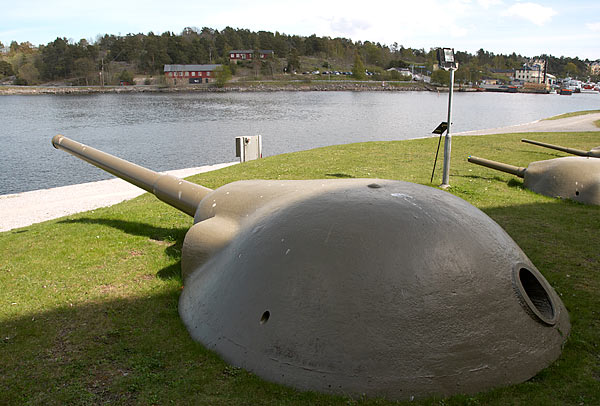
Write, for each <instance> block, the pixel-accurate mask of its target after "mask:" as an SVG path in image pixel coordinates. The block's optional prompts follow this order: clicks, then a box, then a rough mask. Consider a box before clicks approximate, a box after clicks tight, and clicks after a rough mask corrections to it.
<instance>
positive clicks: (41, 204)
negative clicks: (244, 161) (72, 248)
mask: <svg viewBox="0 0 600 406" xmlns="http://www.w3.org/2000/svg"><path fill="white" fill-rule="evenodd" d="M234 164H236V162H231V163H225V164H217V165H210V166H201V167H197V168H189V169H178V170H174V171H167V172H163V173H169V174H171V175H173V176H177V177H179V178H185V177H188V176H192V175H195V174H197V173H202V172H209V171H214V170H217V169H221V168H224V167H226V166H230V165H234ZM143 193H146V192H145V191H144V190H142V189H140V188H138V187H137V186H133V185H132V184H130V183H127V182H125V181H124V180H121V179H118V178H114V179H108V180H101V181H98V182H89V183H83V184H80V185H69V186H61V187H56V188H52V189H42V190H33V191H31V192H23V193H15V194H10V195H0V231H8V230H12V229H14V228H20V227H27V226H29V225H31V224H34V223H40V222H42V221H46V220H51V219H55V218H58V217H63V216H67V215H69V214H74V213H79V212H82V211H88V210H94V209H97V208H99V207H106V206H112V205H113V204H117V203H120V202H122V201H124V200H128V199H133V198H134V197H137V196H139V195H141V194H143Z"/></svg>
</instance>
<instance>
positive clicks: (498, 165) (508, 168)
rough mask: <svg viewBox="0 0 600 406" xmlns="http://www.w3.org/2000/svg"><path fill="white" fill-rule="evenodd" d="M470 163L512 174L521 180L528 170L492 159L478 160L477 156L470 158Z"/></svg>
mask: <svg viewBox="0 0 600 406" xmlns="http://www.w3.org/2000/svg"><path fill="white" fill-rule="evenodd" d="M468 161H469V162H471V163H474V164H477V165H481V166H485V167H488V168H491V169H496V170H497V171H502V172H506V173H510V174H512V175H515V176H518V177H519V178H523V177H525V170H526V169H525V168H523V167H519V166H514V165H509V164H505V163H502V162H496V161H492V160H490V159H484V158H478V157H476V156H470V157H469V159H468Z"/></svg>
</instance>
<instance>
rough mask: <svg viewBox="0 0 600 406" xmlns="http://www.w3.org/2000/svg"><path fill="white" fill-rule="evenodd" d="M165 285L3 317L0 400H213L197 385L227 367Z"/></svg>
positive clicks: (173, 291)
mask: <svg viewBox="0 0 600 406" xmlns="http://www.w3.org/2000/svg"><path fill="white" fill-rule="evenodd" d="M165 290H167V289H163V293H160V294H157V295H147V296H145V297H143V298H141V297H135V295H132V297H131V298H119V299H115V296H113V297H110V294H108V295H106V298H105V299H100V300H97V301H94V300H92V301H89V302H86V303H83V304H79V305H75V306H73V307H61V308H57V309H53V310H50V311H46V312H41V313H36V314H28V315H26V316H22V317H20V318H18V319H16V320H11V321H2V322H0V331H1V332H2V338H1V339H0V365H2V366H3V367H2V369H3V373H2V374H0V393H1V394H2V396H1V399H0V404H3V405H4V404H6V405H17V404H52V405H54V404H56V405H58V404H78V405H79V404H106V403H111V404H169V402H171V403H173V402H174V403H176V404H177V403H179V402H178V401H177V399H181V398H183V399H184V400H183V403H185V404H191V403H194V400H195V399H194V397H195V396H198V399H202V398H206V397H209V394H208V393H206V392H210V388H208V387H203V386H202V385H198V383H197V382H198V381H200V382H203V381H208V382H213V383H214V384H223V381H227V379H224V377H223V374H222V371H223V370H224V369H225V368H226V365H225V364H224V362H223V361H221V360H220V359H219V358H218V356H216V355H215V354H213V353H211V352H209V351H208V350H206V349H204V347H202V346H201V345H200V344H197V343H194V342H193V341H192V339H191V338H190V336H189V335H188V333H187V331H186V329H185V327H184V326H183V324H182V323H181V321H180V319H179V315H178V312H177V300H178V295H179V291H178V290H177V289H171V291H168V292H165ZM242 378H244V377H241V378H240V379H242ZM245 379H248V378H247V377H245ZM238 380H239V379H238ZM234 381H235V379H234V378H231V379H229V382H224V384H225V387H227V386H228V385H232V384H235V382H234ZM190 387H194V390H192V391H190ZM230 390H231V391H234V389H230ZM194 392H195V393H194ZM203 392H205V393H203Z"/></svg>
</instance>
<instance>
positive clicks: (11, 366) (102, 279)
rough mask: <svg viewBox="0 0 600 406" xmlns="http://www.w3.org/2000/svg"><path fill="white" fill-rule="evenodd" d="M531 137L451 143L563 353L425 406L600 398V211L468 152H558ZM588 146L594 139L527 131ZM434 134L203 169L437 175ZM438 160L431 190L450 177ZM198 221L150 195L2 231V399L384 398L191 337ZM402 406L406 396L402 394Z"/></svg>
mask: <svg viewBox="0 0 600 406" xmlns="http://www.w3.org/2000/svg"><path fill="white" fill-rule="evenodd" d="M522 136H523V134H508V135H493V136H473V137H464V136H461V137H454V138H453V145H452V151H453V160H452V169H451V177H450V182H451V184H452V188H451V189H450V192H451V193H454V194H456V195H457V196H460V197H462V198H464V199H466V200H467V201H469V202H470V203H472V204H474V205H475V206H477V207H479V208H481V209H482V210H484V211H485V212H486V213H487V214H488V215H489V216H491V217H492V218H493V219H494V220H495V221H497V222H498V223H499V224H500V225H501V226H502V227H503V228H504V229H505V230H506V231H507V232H508V233H509V234H510V235H511V236H512V237H513V239H514V240H515V241H516V242H517V243H518V244H519V245H520V246H521V248H522V249H523V250H524V251H525V253H526V254H527V255H528V256H529V258H530V259H531V260H532V261H533V263H534V264H536V266H537V267H538V269H539V270H540V271H541V272H542V273H543V274H544V275H545V276H546V278H547V279H548V281H549V282H550V284H551V285H552V286H553V287H554V288H555V289H556V290H557V292H558V293H559V294H560V295H561V297H562V299H563V301H564V303H565V305H566V307H567V309H568V310H569V314H570V318H571V323H572V332H571V335H570V337H569V339H568V341H567V342H566V344H565V346H564V350H563V353H562V355H561V356H560V358H559V359H558V360H557V361H556V362H555V363H553V364H552V365H551V366H550V367H548V368H547V369H545V370H543V371H541V372H540V373H539V374H538V375H537V376H536V377H534V378H533V379H531V380H529V381H528V382H524V383H522V384H518V385H513V386H509V387H504V388H499V389H495V390H492V391H488V392H484V393H480V394H476V395H470V396H463V395H460V396H454V397H451V398H447V399H441V398H430V399H424V400H418V401H414V402H406V404H407V405H408V404H411V405H413V404H417V405H507V404H509V405H594V404H595V405H597V404H600V347H599V345H600V315H599V314H600V274H599V273H598V269H600V250H599V247H600V231H599V230H600V207H597V206H585V205H581V204H577V203H574V202H570V201H562V200H558V199H553V198H549V197H544V196H541V195H537V194H535V193H532V192H530V191H527V190H525V189H523V186H522V182H521V181H520V180H519V179H517V178H515V177H513V176H511V175H508V174H504V173H500V172H495V171H492V170H490V169H487V168H483V167H480V166H476V165H473V164H469V163H467V162H466V157H467V156H468V155H470V154H473V155H477V156H481V157H485V158H489V159H494V160H498V161H503V162H506V163H510V164H513V165H518V166H527V164H528V163H530V162H532V161H537V160H543V159H549V158H554V157H557V156H562V155H563V154H562V153H560V152H557V151H553V150H547V149H543V148H538V147H535V146H532V145H526V144H523V143H521V142H520V141H519V140H520V138H521V137H522ZM529 136H531V137H532V138H535V139H537V140H540V141H544V142H548V143H552V144H559V145H569V146H571V147H573V148H579V149H583V150H589V149H590V148H592V147H595V146H597V145H600V133H593V132H590V133H551V134H550V133H538V134H529ZM436 146H437V139H436V138H428V139H420V140H410V141H399V142H369V143H361V144H350V145H343V146H333V147H327V148H320V149H316V150H311V151H304V152H298V153H293V154H284V155H279V156H274V157H269V158H266V159H262V160H258V161H253V162H248V163H245V164H241V165H235V166H232V167H228V168H225V169H223V170H220V171H217V172H212V173H207V174H201V175H197V176H195V177H193V178H192V180H193V181H195V182H198V183H201V184H203V185H206V186H208V187H211V188H215V187H218V186H221V185H223V184H226V183H229V182H232V181H235V180H239V179H255V178H261V179H308V178H344V177H357V178H359V177H369V178H388V179H401V180H406V181H411V182H417V183H422V184H429V179H430V176H431V169H432V162H433V157H434V154H435V148H436ZM440 176H441V161H440V162H438V170H437V172H436V180H435V181H434V186H435V185H437V184H439V183H440ZM191 224H192V219H191V218H189V217H188V216H186V215H184V214H181V213H179V212H178V211H176V210H175V209H172V208H170V207H168V206H167V205H165V204H164V203H161V202H159V201H158V200H157V199H155V198H154V197H153V196H150V195H148V194H146V195H143V196H141V197H139V198H137V199H134V200H132V201H129V202H125V203H121V204H118V205H115V206H112V207H109V208H102V209H98V210H94V211H90V212H86V213H81V214H77V215H72V216H68V217H65V218H62V219H57V220H52V221H49V222H45V223H42V224H37V225H33V226H30V227H26V228H22V229H18V230H13V231H10V232H5V233H0V287H1V289H0V372H1V373H0V404H2V405H17V404H45V405H58V404H61V405H62V404H78V405H79V404H107V403H111V404H139V405H146V404H161V405H163V404H210V405H255V404H260V405H315V404H318V405H359V404H360V405H387V404H397V403H392V402H386V401H385V400H383V399H363V398H359V399H349V398H345V397H339V396H328V395H322V394H316V393H311V392H299V391H296V390H294V389H291V388H288V387H284V386H280V385H276V384H271V383H268V382H265V381H263V380H261V379H260V378H258V377H256V376H254V375H253V374H251V373H248V372H246V371H244V370H240V369H237V368H233V367H231V366H228V365H227V364H226V363H225V362H223V361H222V360H221V359H220V358H219V357H218V356H217V355H215V354H214V353H212V352H210V351H208V350H206V349H205V348H204V347H203V346H202V345H200V344H198V343H195V342H194V341H192V340H191V339H190V337H189V335H188V333H187V331H186V329H185V328H184V326H183V324H182V323H181V321H180V319H179V316H178V313H177V301H178V297H179V294H180V291H181V288H182V282H181V278H180V257H181V247H182V242H183V238H184V235H185V233H186V231H187V229H188V228H189V227H190V226H191ZM400 404H402V403H400Z"/></svg>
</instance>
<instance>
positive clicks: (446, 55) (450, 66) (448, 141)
mask: <svg viewBox="0 0 600 406" xmlns="http://www.w3.org/2000/svg"><path fill="white" fill-rule="evenodd" d="M438 61H439V64H440V68H442V69H444V70H447V71H450V92H449V93H448V121H447V123H448V128H447V129H446V138H445V139H444V169H443V175H442V184H441V185H440V186H441V187H442V188H443V189H446V188H448V187H450V154H451V151H452V132H451V128H452V95H453V93H454V71H455V70H457V69H458V63H457V62H455V60H454V48H438Z"/></svg>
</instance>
